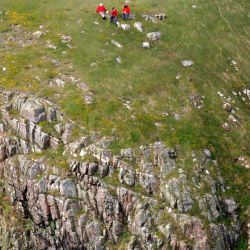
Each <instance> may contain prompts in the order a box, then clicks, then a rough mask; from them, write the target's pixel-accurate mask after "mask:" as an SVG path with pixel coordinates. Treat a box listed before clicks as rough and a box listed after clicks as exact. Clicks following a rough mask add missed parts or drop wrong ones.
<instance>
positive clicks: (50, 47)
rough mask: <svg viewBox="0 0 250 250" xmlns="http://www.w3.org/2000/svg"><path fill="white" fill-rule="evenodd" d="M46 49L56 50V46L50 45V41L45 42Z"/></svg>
mask: <svg viewBox="0 0 250 250" xmlns="http://www.w3.org/2000/svg"><path fill="white" fill-rule="evenodd" d="M47 48H48V49H57V47H56V45H54V44H52V43H50V41H47Z"/></svg>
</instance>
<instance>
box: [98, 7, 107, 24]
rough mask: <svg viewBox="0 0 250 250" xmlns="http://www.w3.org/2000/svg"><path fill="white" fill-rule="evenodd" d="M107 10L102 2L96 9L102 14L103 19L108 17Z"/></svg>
mask: <svg viewBox="0 0 250 250" xmlns="http://www.w3.org/2000/svg"><path fill="white" fill-rule="evenodd" d="M106 12H107V10H106V8H105V6H104V5H103V4H102V3H100V4H99V6H98V7H97V9H96V13H99V14H100V15H101V16H102V19H103V20H105V19H106Z"/></svg>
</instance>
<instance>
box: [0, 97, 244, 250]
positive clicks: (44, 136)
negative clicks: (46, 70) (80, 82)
mask: <svg viewBox="0 0 250 250" xmlns="http://www.w3.org/2000/svg"><path fill="white" fill-rule="evenodd" d="M1 98H2V99H3V100H5V103H4V105H3V106H2V108H1V117H2V119H1V121H0V124H1V133H0V177H1V185H0V191H1V195H2V196H3V200H4V202H5V205H3V206H2V205H1V207H0V242H1V244H2V245H0V246H1V247H3V248H4V247H6V248H7V249H24V248H26V249H111V248H110V245H113V246H114V247H116V249H119V246H123V247H124V246H125V247H126V248H127V249H133V250H135V249H233V247H234V245H235V244H236V242H237V241H238V238H239V232H240V222H239V214H238V209H239V206H238V204H237V203H236V202H235V201H234V200H233V199H232V198H231V197H227V196H225V195H224V193H225V188H226V187H225V184H224V182H223V179H222V177H221V175H220V169H219V166H218V164H216V162H215V161H213V160H212V155H211V152H210V151H209V149H208V148H206V149H204V150H202V151H201V152H197V154H195V153H194V152H193V153H192V156H190V160H191V161H190V162H192V165H189V168H188V169H186V168H183V164H180V163H179V161H178V159H179V157H180V156H179V155H178V154H177V151H176V150H174V149H171V148H169V147H167V146H166V145H165V144H164V143H163V142H159V141H158V142H155V143H153V144H149V145H144V146H141V147H140V148H137V149H136V148H125V149H122V150H121V151H120V153H119V154H118V155H113V154H112V152H111V150H110V149H109V146H110V145H111V143H112V141H113V140H114V137H113V136H111V137H108V136H102V135H101V134H100V133H98V132H92V133H90V134H85V135H82V136H81V137H78V138H74V137H73V134H72V128H73V127H74V126H76V125H75V124H73V123H71V122H66V121H65V120H64V119H63V115H62V113H61V112H60V110H59V109H58V108H57V107H56V106H55V105H54V104H53V103H51V102H49V101H47V100H45V99H39V98H35V97H31V96H29V95H24V94H22V93H14V92H13V93H10V92H4V93H2V96H1ZM44 123H53V124H54V123H56V125H55V126H54V130H55V131H54V133H53V135H52V134H51V133H47V132H46V126H44V125H43V126H41V124H44ZM45 149H47V151H46V150H45ZM50 150H54V151H53V152H54V154H53V158H52V159H51V158H50V157H51V155H50V154H49V152H50ZM59 152H61V155H59V156H58V154H59ZM39 153H40V155H39ZM62 159H63V162H62ZM194 159H195V160H194ZM204 187H206V188H204ZM7 204H8V205H7ZM7 206H8V209H6V207H7ZM8 211H12V212H11V216H10V214H9V213H8ZM225 218H226V220H227V223H225V222H223V219H224V220H225ZM228 222H230V223H228ZM125 235H126V237H125Z"/></svg>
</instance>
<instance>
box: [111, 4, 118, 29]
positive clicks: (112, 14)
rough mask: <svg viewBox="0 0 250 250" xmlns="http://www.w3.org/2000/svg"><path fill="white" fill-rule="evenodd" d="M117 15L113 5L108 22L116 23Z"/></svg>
mask: <svg viewBox="0 0 250 250" xmlns="http://www.w3.org/2000/svg"><path fill="white" fill-rule="evenodd" d="M117 16H118V11H117V9H116V8H115V7H113V8H112V11H111V16H110V22H111V23H114V24H115V25H117Z"/></svg>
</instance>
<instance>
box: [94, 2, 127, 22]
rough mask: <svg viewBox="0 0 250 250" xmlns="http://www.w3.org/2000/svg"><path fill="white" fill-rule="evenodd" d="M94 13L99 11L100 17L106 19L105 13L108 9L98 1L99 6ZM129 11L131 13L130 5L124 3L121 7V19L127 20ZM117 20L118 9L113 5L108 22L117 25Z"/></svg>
mask: <svg viewBox="0 0 250 250" xmlns="http://www.w3.org/2000/svg"><path fill="white" fill-rule="evenodd" d="M96 13H99V14H100V15H101V17H102V19H103V20H106V15H107V13H108V11H107V9H106V8H105V6H104V5H103V4H102V3H100V4H99V6H98V7H97V9H96ZM130 13H131V9H130V7H129V6H128V5H124V6H123V9H122V19H123V20H128V19H129V15H130ZM117 21H118V11H117V9H116V8H115V7H113V8H112V10H111V13H110V22H111V23H114V24H116V25H117Z"/></svg>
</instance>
